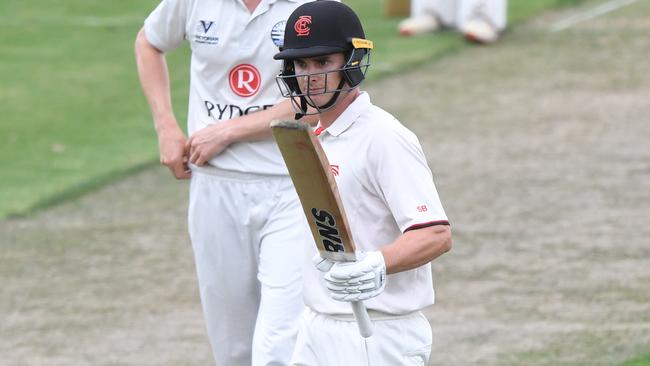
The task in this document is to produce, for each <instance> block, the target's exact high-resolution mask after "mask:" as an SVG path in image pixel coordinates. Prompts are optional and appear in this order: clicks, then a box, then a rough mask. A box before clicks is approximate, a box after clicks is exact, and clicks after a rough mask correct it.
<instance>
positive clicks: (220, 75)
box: [144, 0, 308, 174]
mask: <svg viewBox="0 0 650 366" xmlns="http://www.w3.org/2000/svg"><path fill="white" fill-rule="evenodd" d="M306 2H308V1H306V0H262V1H261V3H260V4H259V5H258V6H257V8H256V9H255V12H254V13H252V14H251V13H250V12H249V10H248V9H247V8H246V7H245V5H244V4H243V2H242V1H240V0H211V1H208V0H163V1H162V2H161V3H160V4H159V5H158V7H157V8H156V9H155V10H154V11H153V12H152V13H151V14H150V15H149V17H148V18H147V19H146V20H145V23H144V29H145V34H146V36H147V39H148V40H149V42H150V43H151V44H152V45H153V46H154V47H156V48H158V49H159V50H161V51H163V52H166V51H170V50H173V49H175V48H176V47H178V46H179V45H180V44H181V43H182V42H183V41H188V42H189V43H190V47H191V50H192V59H191V66H190V77H191V79H190V91H189V107H188V116H187V132H188V134H189V135H192V133H194V132H195V131H198V130H200V129H202V128H204V127H206V126H208V125H209V124H212V123H219V121H225V120H228V119H231V118H235V117H239V116H240V115H244V114H248V113H254V112H256V111H259V110H263V109H266V108H269V107H271V106H273V105H274V104H276V103H278V102H279V101H280V100H281V99H282V97H281V95H280V92H279V89H278V87H277V85H276V83H275V77H276V75H277V74H278V73H279V72H280V66H281V62H280V61H277V60H274V59H273V55H274V54H276V53H277V52H278V46H280V45H281V42H282V40H283V38H284V28H285V25H286V21H287V18H288V17H289V15H290V14H291V12H292V11H293V10H294V9H295V8H297V7H298V6H299V5H301V4H303V3H306ZM210 164H211V165H213V166H216V167H218V168H221V169H227V170H234V171H240V172H247V173H260V174H288V173H287V170H286V167H285V165H284V162H283V160H282V156H281V155H280V152H279V150H278V149H277V146H276V145H275V142H274V141H273V140H272V139H268V140H264V141H256V142H246V143H235V144H233V145H231V146H230V147H228V148H227V149H226V150H225V151H224V152H222V153H221V154H219V155H217V156H216V157H215V158H213V159H211V160H210Z"/></svg>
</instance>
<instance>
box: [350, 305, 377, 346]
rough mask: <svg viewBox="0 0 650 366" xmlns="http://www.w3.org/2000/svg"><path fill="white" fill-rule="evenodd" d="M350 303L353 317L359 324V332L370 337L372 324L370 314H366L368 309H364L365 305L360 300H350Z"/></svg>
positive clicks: (364, 336) (365, 336)
mask: <svg viewBox="0 0 650 366" xmlns="http://www.w3.org/2000/svg"><path fill="white" fill-rule="evenodd" d="M351 304H352V312H353V313H354V318H355V319H356V320H357V325H358V326H359V333H361V336H362V337H363V338H368V337H370V336H371V335H372V330H373V326H372V322H371V321H370V316H368V311H366V306H365V305H363V302H361V301H352V302H351Z"/></svg>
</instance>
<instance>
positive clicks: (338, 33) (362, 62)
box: [273, 0, 373, 118]
mask: <svg viewBox="0 0 650 366" xmlns="http://www.w3.org/2000/svg"><path fill="white" fill-rule="evenodd" d="M365 37H366V36H365V33H364V31H363V27H362V25H361V21H360V20H359V17H357V15H356V14H355V13H354V10H352V9H351V8H350V7H349V6H347V5H345V4H343V3H340V2H338V1H332V0H320V1H314V2H309V3H306V4H303V5H301V6H299V7H298V8H296V10H294V11H293V13H291V15H290V16H289V19H288V20H287V25H286V28H285V31H284V45H283V46H282V47H281V48H280V52H279V53H277V54H275V56H273V58H274V59H276V60H283V63H282V71H281V72H280V74H279V75H278V76H277V78H276V82H277V84H278V87H279V88H280V91H281V92H282V95H283V96H284V97H289V98H291V100H292V102H293V105H294V108H295V109H296V110H297V112H298V114H297V115H296V118H300V117H301V116H302V115H305V114H308V113H307V105H310V106H312V107H313V108H315V109H316V112H315V113H320V112H323V111H325V110H327V109H329V108H331V107H333V106H334V105H335V104H336V102H337V99H338V97H339V95H340V93H341V92H343V91H349V90H352V89H353V88H355V87H356V86H357V85H359V84H360V83H361V82H362V81H363V79H364V78H365V75H366V72H367V70H368V66H370V50H371V49H372V47H373V44H372V41H369V40H367V39H365ZM335 53H343V54H344V56H345V60H346V61H345V64H343V65H342V66H341V67H340V68H338V69H334V70H331V71H328V72H325V73H323V74H324V77H325V80H327V74H329V73H330V72H340V73H341V75H342V78H341V82H340V83H339V85H338V86H337V88H336V89H333V90H326V91H323V92H322V93H319V94H324V93H334V94H333V95H332V98H331V99H330V100H329V102H327V103H326V104H324V105H321V106H319V105H316V104H315V103H314V102H313V100H312V99H311V98H310V95H313V94H309V92H308V90H309V88H307V91H301V90H300V86H299V84H298V80H297V78H296V77H297V76H308V75H296V72H295V65H294V60H295V59H300V58H311V57H318V56H324V55H330V54H335ZM313 75H315V74H309V76H313ZM308 80H309V79H308ZM297 99H298V100H300V103H298V101H297Z"/></svg>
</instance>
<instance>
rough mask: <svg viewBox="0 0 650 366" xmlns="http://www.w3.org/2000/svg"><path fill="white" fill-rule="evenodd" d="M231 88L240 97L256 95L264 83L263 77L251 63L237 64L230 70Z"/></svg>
mask: <svg viewBox="0 0 650 366" xmlns="http://www.w3.org/2000/svg"><path fill="white" fill-rule="evenodd" d="M228 78H229V80H230V89H232V91H233V92H234V93H235V94H237V95H238V96H240V97H251V96H253V95H255V94H256V93H257V92H258V90H260V86H261V85H262V77H261V76H260V72H259V71H257V69H256V68H255V66H253V65H251V64H241V65H237V66H235V67H233V68H232V70H230V73H229V76H228Z"/></svg>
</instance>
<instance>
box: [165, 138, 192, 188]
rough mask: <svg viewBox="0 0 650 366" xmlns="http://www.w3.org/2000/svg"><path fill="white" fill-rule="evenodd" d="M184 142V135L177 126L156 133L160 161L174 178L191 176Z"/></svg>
mask: <svg viewBox="0 0 650 366" xmlns="http://www.w3.org/2000/svg"><path fill="white" fill-rule="evenodd" d="M185 143H186V139H185V135H184V134H183V132H181V130H180V129H178V128H169V129H165V130H162V131H160V133H159V135H158V150H159V152H160V163H161V164H162V165H164V166H166V167H167V168H168V169H169V170H170V171H171V173H172V175H174V177H176V179H189V178H190V177H191V176H192V171H191V170H190V168H189V166H188V164H187V161H188V157H187V151H186V150H185Z"/></svg>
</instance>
